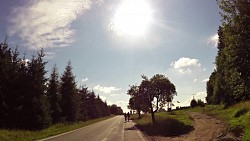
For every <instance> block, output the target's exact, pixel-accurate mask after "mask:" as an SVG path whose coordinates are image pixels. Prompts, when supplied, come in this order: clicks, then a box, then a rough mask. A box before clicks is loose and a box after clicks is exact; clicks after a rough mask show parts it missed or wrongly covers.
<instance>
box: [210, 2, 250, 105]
mask: <svg viewBox="0 0 250 141" xmlns="http://www.w3.org/2000/svg"><path fill="white" fill-rule="evenodd" d="M217 2H218V4H219V7H220V9H221V17H222V20H221V21H222V24H221V26H220V27H219V29H218V36H219V39H218V45H217V48H218V53H217V56H216V58H215V65H216V69H215V70H214V72H213V73H212V74H211V75H210V77H209V81H208V82H207V97H206V100H207V103H208V104H220V103H223V104H225V105H231V104H235V103H238V102H241V101H246V100H250V1H249V0H218V1H217Z"/></svg>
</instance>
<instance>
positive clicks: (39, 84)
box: [25, 50, 51, 129]
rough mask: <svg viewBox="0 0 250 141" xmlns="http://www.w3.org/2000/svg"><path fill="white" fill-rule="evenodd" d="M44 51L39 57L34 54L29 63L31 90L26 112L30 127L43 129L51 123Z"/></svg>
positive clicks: (27, 96)
mask: <svg viewBox="0 0 250 141" xmlns="http://www.w3.org/2000/svg"><path fill="white" fill-rule="evenodd" d="M43 57H44V53H43V50H41V52H40V53H38V54H37V57H35V56H33V58H32V61H31V62H30V63H28V75H29V81H28V84H29V86H30V87H29V90H28V93H27V95H26V98H27V99H26V98H25V100H26V101H27V103H26V105H25V106H26V107H25V108H26V109H25V110H26V113H27V116H28V120H27V122H28V124H27V126H28V128H31V129H42V128H46V127H49V126H50V125H51V116H50V105H49V100H48V97H47V96H46V95H45V91H46V82H47V79H46V78H45V74H46V71H45V64H46V62H44V61H43Z"/></svg>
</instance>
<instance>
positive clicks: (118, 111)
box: [109, 104, 123, 115]
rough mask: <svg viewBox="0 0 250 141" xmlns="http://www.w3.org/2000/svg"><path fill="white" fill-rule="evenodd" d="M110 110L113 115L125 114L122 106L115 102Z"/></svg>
mask: <svg viewBox="0 0 250 141" xmlns="http://www.w3.org/2000/svg"><path fill="white" fill-rule="evenodd" d="M109 111H110V114H113V115H122V114H123V110H122V108H121V107H118V106H117V105H115V104H112V105H111V106H109Z"/></svg>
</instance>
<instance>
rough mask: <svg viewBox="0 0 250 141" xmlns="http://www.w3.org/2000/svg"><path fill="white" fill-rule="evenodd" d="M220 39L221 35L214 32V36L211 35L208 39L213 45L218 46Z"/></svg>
mask: <svg viewBox="0 0 250 141" xmlns="http://www.w3.org/2000/svg"><path fill="white" fill-rule="evenodd" d="M218 40H219V35H218V34H214V35H213V36H211V37H210V38H209V39H208V44H211V45H213V47H217V45H218Z"/></svg>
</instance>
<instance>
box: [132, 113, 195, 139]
mask: <svg viewBox="0 0 250 141" xmlns="http://www.w3.org/2000/svg"><path fill="white" fill-rule="evenodd" d="M180 115H181V116H180ZM133 118H134V121H135V122H136V123H137V125H136V126H137V127H138V128H139V129H141V130H142V131H143V132H144V133H146V134H148V135H159V136H178V135H181V134H186V133H188V132H189V131H191V130H193V127H192V119H191V118H190V117H189V116H188V114H186V113H185V111H175V112H161V113H156V114H155V118H156V123H155V125H153V124H152V120H151V115H150V114H145V115H142V118H140V119H137V118H135V117H133Z"/></svg>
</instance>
